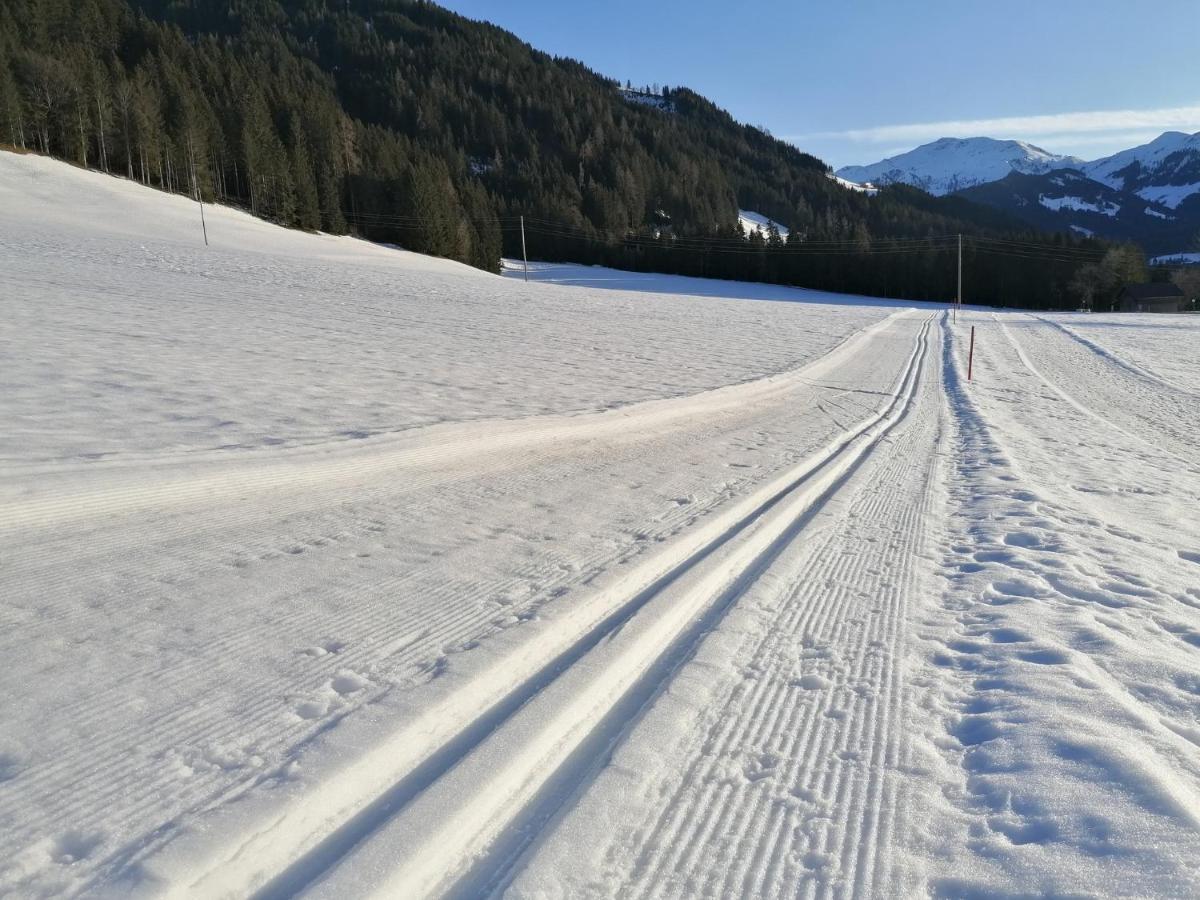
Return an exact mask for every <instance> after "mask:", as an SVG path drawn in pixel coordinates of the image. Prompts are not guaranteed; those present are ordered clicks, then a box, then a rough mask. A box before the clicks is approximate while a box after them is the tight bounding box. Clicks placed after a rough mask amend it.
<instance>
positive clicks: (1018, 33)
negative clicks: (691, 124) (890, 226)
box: [445, 0, 1200, 166]
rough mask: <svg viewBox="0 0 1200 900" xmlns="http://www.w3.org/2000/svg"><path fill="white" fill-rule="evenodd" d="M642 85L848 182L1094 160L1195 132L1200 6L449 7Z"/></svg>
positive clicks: (1041, 2) (1066, 2)
mask: <svg viewBox="0 0 1200 900" xmlns="http://www.w3.org/2000/svg"><path fill="white" fill-rule="evenodd" d="M445 5H447V6H449V7H450V8H451V9H454V10H455V11H457V12H460V13H462V14H464V15H467V16H469V17H471V18H475V19H485V20H487V21H490V22H495V23H496V24H498V25H500V26H502V27H503V28H506V29H508V30H509V31H512V32H514V33H516V34H517V35H518V36H519V37H521V38H522V39H524V40H526V41H528V42H529V43H531V44H533V45H534V46H535V47H537V48H539V49H541V50H545V51H547V52H549V53H554V54H557V55H561V56H571V57H574V58H576V59H580V60H582V61H583V62H584V63H586V64H587V65H589V66H590V67H591V68H593V69H595V70H596V71H598V72H601V73H603V74H605V75H608V76H611V77H613V78H619V79H621V80H622V81H624V80H625V79H626V78H628V79H631V80H632V81H633V82H634V83H635V84H642V83H653V82H658V83H660V84H669V85H672V86H674V85H686V86H688V87H690V88H693V89H695V90H697V91H699V92H700V93H702V94H704V95H705V96H707V97H709V98H710V99H712V100H713V101H715V102H716V103H718V104H719V105H721V106H723V107H725V108H726V109H728V110H729V111H730V112H731V113H732V114H733V115H734V116H735V117H736V118H737V119H740V120H742V121H745V122H751V123H753V124H756V125H762V126H765V127H767V128H768V129H769V130H770V131H771V133H772V134H774V135H776V136H777V137H781V138H785V139H787V140H791V141H792V142H793V143H795V144H797V145H798V146H799V147H801V148H802V149H804V150H808V151H809V152H812V153H815V154H816V155H818V156H820V157H821V158H822V159H824V160H825V161H826V162H829V163H831V164H833V165H835V166H842V165H848V164H851V163H867V162H874V161H875V160H877V159H880V158H882V157H884V156H889V155H893V154H895V153H897V152H901V151H903V150H907V149H910V148H912V147H914V146H916V145H917V144H921V143H926V142H928V141H931V140H934V139H935V138H938V137H944V136H946V137H973V136H975V135H980V134H983V135H987V136H989V137H1002V138H1021V139H1024V140H1029V141H1032V142H1033V143H1035V144H1039V145H1040V146H1043V147H1045V148H1046V149H1047V150H1051V151H1054V152H1058V153H1073V154H1075V155H1077V156H1082V157H1085V158H1088V159H1092V158H1095V157H1098V156H1104V155H1107V154H1109V153H1112V152H1114V151H1116V150H1120V149H1124V148H1126V147H1130V146H1134V145H1136V144H1140V143H1145V142H1146V141H1148V140H1150V139H1151V138H1153V137H1155V136H1156V135H1158V134H1159V133H1161V132H1162V131H1167V130H1176V131H1189V132H1195V131H1200V0H1145V2H1140V3H1139V2H1134V0H1088V2H1083V0H1033V2H1030V0H1009V2H992V0H956V2H946V0H920V2H918V0H891V2H887V0H842V2H840V3H838V2H829V0H825V2H820V3H818V2H815V0H791V2H788V0H758V2H755V3H735V2H714V0H692V2H688V3H682V2H675V0H660V2H656V3H654V2H630V0H609V2H605V3H586V2H582V3H571V2H562V0H555V2H549V0H504V2H500V0H445Z"/></svg>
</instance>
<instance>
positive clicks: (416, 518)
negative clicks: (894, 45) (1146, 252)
mask: <svg viewBox="0 0 1200 900" xmlns="http://www.w3.org/2000/svg"><path fill="white" fill-rule="evenodd" d="M206 212H207V221H208V227H209V236H210V239H211V241H212V245H211V246H210V247H208V248H206V247H205V246H204V244H203V240H202V238H201V235H200V228H199V211H198V209H197V207H196V206H195V205H194V204H192V203H190V202H188V201H186V200H184V199H182V198H179V197H169V196H165V195H162V194H158V193H155V192H152V191H149V190H145V189H142V188H140V187H137V186H136V185H131V184H127V183H125V182H123V181H120V180H118V179H112V178H108V177H105V176H101V175H97V174H93V173H85V172H81V171H79V170H77V169H74V168H71V167H68V166H65V165H63V164H59V163H53V162H49V161H46V160H42V159H38V158H35V157H20V156H14V155H11V154H4V153H0V304H2V313H3V315H2V317H0V381H2V385H0V387H2V394H0V414H2V416H3V421H4V426H5V427H4V429H3V430H2V432H0V504H3V505H2V509H3V510H4V512H3V515H2V516H0V651H2V653H3V659H4V666H3V668H2V669H0V895H2V896H14V897H52V896H78V895H82V896H103V897H109V896H138V897H153V896H164V895H167V896H178V897H205V898H208V897H247V896H256V897H262V898H282V897H293V896H305V897H331V898H332V897H338V898H344V897H352V896H354V897H357V896H371V895H375V896H380V897H418V896H441V895H449V896H458V897H477V896H490V895H493V894H504V895H506V896H510V897H515V898H535V897H536V898H545V897H603V898H608V897H740V896H745V897H785V896H786V897H795V896H801V897H833V896H875V897H895V896H930V897H1028V896H1073V897H1074V896H1138V897H1144V896H1169V897H1180V896H1196V895H1197V889H1196V885H1197V884H1198V883H1200V515H1197V509H1200V459H1198V458H1197V455H1196V447H1197V440H1198V439H1200V365H1198V364H1197V361H1196V348H1197V347H1200V317H1196V316H1192V317H1188V316H1139V315H1123V316H1118V315H1111V316H1082V315H1066V314H1062V315H1060V314H1054V315H1045V314H1040V315H1027V314H1023V313H1017V312H1004V313H993V312H991V311H985V310H968V311H966V312H964V313H961V314H960V315H959V317H958V322H957V323H956V324H955V323H952V322H951V321H950V320H949V319H948V318H947V316H946V314H945V311H944V309H942V308H941V307H937V306H933V305H923V304H898V303H888V302H884V301H877V300H871V299H868V298H853V297H837V296H832V295H825V294H820V293H815V292H808V291H799V290H790V289H786V288H778V287H772V286H767V285H747V284H738V283H732V282H712V281H702V280H698V279H686V278H671V277H664V276H651V275H638V274H635V273H624V272H614V271H612V270H605V269H597V268H586V267H580V266H554V265H548V264H533V265H532V272H531V277H530V283H529V284H526V283H525V282H524V277H523V271H521V270H520V269H518V268H514V267H513V266H514V264H512V263H511V262H510V263H509V264H507V265H506V269H505V277H498V276H494V275H488V274H486V273H481V272H477V271H475V270H471V269H468V268H464V267H462V266H458V265H456V264H453V263H448V262H444V261H440V260H433V259H429V258H425V257H421V256H416V255H413V254H409V253H405V252H403V251H397V250H392V249H387V248H382V247H377V246H373V245H370V244H366V243H363V242H360V241H356V240H352V239H349V238H334V237H328V236H318V235H304V234H300V233H296V232H289V231H284V230H281V229H277V228H274V227H273V226H270V225H267V224H265V223H262V222H259V221H256V220H254V219H252V218H250V217H248V216H246V215H243V214H241V213H237V212H235V211H231V210H226V209H212V208H209V209H207V210H206ZM971 326H974V327H975V329H976V342H977V346H976V354H975V360H974V380H973V381H971V382H969V383H968V382H967V380H966V359H965V354H966V346H967V340H968V335H969V329H970V327H971Z"/></svg>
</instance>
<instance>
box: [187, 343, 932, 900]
mask: <svg viewBox="0 0 1200 900" xmlns="http://www.w3.org/2000/svg"><path fill="white" fill-rule="evenodd" d="M928 329H929V323H928V321H927V322H926V323H925V325H924V326H923V328H922V330H921V334H920V336H919V337H918V339H917V341H916V344H915V345H914V348H913V352H912V355H911V356H910V358H909V362H908V365H907V367H906V370H905V373H904V375H903V377H902V378H901V380H900V383H899V385H898V387H897V390H896V392H895V399H894V400H893V402H892V404H891V405H890V406H889V407H887V408H885V410H884V411H881V412H880V413H878V414H877V415H876V416H874V417H872V418H871V419H869V420H867V421H866V422H865V423H863V424H862V425H860V426H859V427H858V428H857V429H856V430H855V431H854V432H853V434H854V437H850V438H848V439H847V440H846V441H844V442H842V443H840V444H839V445H838V446H837V447H835V448H830V450H829V452H827V453H823V454H819V455H818V457H816V458H814V459H812V460H810V462H809V463H807V464H805V465H804V466H802V467H801V470H802V471H801V473H800V474H798V475H796V476H795V477H793V478H792V479H791V480H790V482H789V483H787V484H786V485H784V486H783V487H782V488H781V489H778V490H777V491H776V492H775V493H773V494H772V495H771V496H770V498H769V499H768V500H766V501H765V502H764V503H762V504H761V505H760V506H759V507H757V508H756V509H753V510H751V511H750V512H748V513H746V514H745V515H744V516H743V518H740V519H738V520H737V521H736V522H735V524H734V525H733V526H732V527H726V528H725V529H724V530H723V531H720V532H719V534H718V535H717V538H716V540H717V544H715V545H706V546H702V547H701V548H700V549H699V551H698V552H696V553H694V554H693V555H692V556H690V557H687V558H685V561H684V562H683V563H682V564H681V565H680V566H679V567H677V568H675V569H673V570H670V571H669V572H668V573H667V574H666V575H664V576H660V580H659V581H658V582H656V583H655V584H653V585H651V587H650V588H648V589H647V590H645V591H643V594H642V595H639V596H638V597H637V598H635V600H634V603H633V604H632V606H628V605H627V606H626V607H624V608H623V610H622V611H621V612H620V613H619V614H618V615H619V618H617V619H615V620H609V621H608V622H606V623H605V624H604V625H603V626H601V628H599V629H597V630H596V631H595V632H593V633H592V634H591V635H590V636H589V637H588V638H587V639H586V644H585V645H584V646H577V647H576V649H574V650H571V651H569V653H570V654H571V656H570V657H569V659H568V660H566V661H565V662H563V663H558V664H556V665H554V667H553V668H554V670H555V671H556V672H557V671H559V670H562V669H563V668H564V666H565V667H567V669H566V670H567V671H569V670H570V669H569V666H570V664H571V663H572V662H573V661H574V660H576V659H580V658H582V656H583V654H584V653H586V652H587V651H588V650H589V649H590V648H591V647H593V646H596V645H597V643H598V642H599V641H600V640H601V639H602V637H603V635H605V634H609V633H615V632H616V630H618V629H619V628H620V626H621V625H622V624H623V623H624V621H626V619H628V618H629V617H630V616H632V615H633V614H634V613H636V612H637V611H638V610H639V609H641V608H642V606H644V605H645V604H646V603H648V602H649V601H650V600H651V599H652V598H653V597H654V596H655V595H656V594H657V593H658V592H659V591H660V590H662V588H663V587H665V586H667V585H669V584H671V583H672V582H674V580H675V579H676V578H678V577H680V574H681V572H686V571H687V569H689V568H690V567H692V566H693V565H695V564H696V563H698V562H700V561H702V560H703V559H705V558H706V557H707V556H708V554H709V553H711V552H712V549H713V547H714V546H720V545H722V544H724V543H725V542H727V541H729V540H731V539H733V538H734V537H736V536H737V535H738V534H740V533H741V532H743V531H744V530H745V529H746V528H747V527H748V525H749V524H750V523H753V522H756V521H757V520H758V519H759V518H760V517H762V516H764V515H766V514H768V513H770V512H771V511H772V510H773V508H774V507H775V506H776V505H777V504H778V503H780V502H781V501H782V499H783V498H784V497H785V496H786V495H787V494H788V493H790V492H791V491H792V490H794V489H795V488H796V487H797V485H802V484H804V483H805V482H806V481H807V479H808V478H810V477H811V476H812V473H814V472H817V471H821V470H823V469H828V468H829V467H830V466H832V467H833V469H832V470H830V471H831V474H830V476H829V477H830V478H833V479H835V482H834V483H840V482H841V480H844V478H845V477H847V474H846V473H847V472H848V471H851V470H852V468H853V467H855V466H857V464H859V463H860V462H861V460H862V458H863V457H864V456H865V455H866V454H867V453H868V452H869V450H870V448H871V447H873V446H874V445H875V444H876V443H877V442H878V441H879V440H881V439H882V437H883V435H884V434H886V433H887V432H888V431H889V430H890V429H891V428H892V427H894V424H895V422H896V421H898V420H899V418H901V417H902V416H903V414H904V413H905V412H907V410H908V409H909V408H910V406H911V404H912V402H913V393H914V390H915V385H916V380H917V373H918V371H919V369H920V365H921V360H922V359H923V358H924V355H925V353H926V346H927V343H928V338H927V333H928ZM877 423H878V424H879V429H880V431H879V433H878V434H876V435H875V436H873V437H872V438H871V439H870V440H869V441H866V442H865V443H864V442H856V437H857V436H859V435H864V434H866V433H867V432H868V431H869V430H870V429H872V428H875V426H876V424H877ZM821 490H822V491H827V490H829V488H827V487H822V488H821ZM823 496H825V494H824V493H821V494H819V495H818V497H817V498H814V501H807V502H808V503H810V504H811V502H815V500H816V499H819V498H820V497H823ZM759 559H760V557H754V558H753V560H759ZM752 564H753V565H755V566H758V565H761V564H760V563H759V562H756V561H752ZM728 602H732V597H730V598H729V599H728V600H727V601H726V603H728ZM557 677H559V676H557V675H556V674H555V675H551V678H552V679H553V678H557ZM549 683H550V682H549V681H544V680H542V678H541V677H539V678H538V679H535V681H534V683H532V684H527V687H525V688H523V689H522V690H523V691H524V696H530V697H532V696H534V695H535V694H537V693H539V692H540V691H542V690H544V688H545V686H546V685H547V684H549ZM458 758H463V756H461V755H460V756H459V757H458ZM435 779H436V776H435ZM361 821H362V824H361V825H354V826H352V827H353V831H351V832H349V833H345V834H340V833H339V834H338V836H337V840H338V845H339V846H343V847H345V848H346V849H349V847H350V846H351V845H352V844H353V843H356V842H357V841H359V840H361V839H362V837H365V836H366V835H368V834H371V833H373V832H375V831H377V830H378V829H379V828H381V827H382V826H383V823H384V822H386V821H387V820H386V818H385V819H383V820H379V819H378V817H377V815H371V816H369V817H367V818H366V819H365V820H361ZM510 827H511V825H510ZM364 829H365V830H364ZM331 852H332V855H330V853H331ZM344 852H345V850H342V851H335V850H332V848H324V847H322V846H321V845H317V846H316V847H314V848H312V849H310V850H308V851H306V852H305V853H304V854H302V855H300V856H298V857H293V862H292V863H291V864H290V868H289V869H288V870H285V871H284V872H283V873H282V874H281V875H279V876H277V877H276V879H275V881H273V882H272V885H273V886H271V887H268V888H267V889H266V891H265V892H264V894H263V896H280V895H281V894H280V889H281V888H282V889H283V892H284V893H289V892H292V891H294V890H297V889H299V888H300V887H302V886H303V884H304V883H306V882H310V881H312V879H313V878H315V877H316V873H317V872H318V871H320V869H319V868H316V867H315V866H316V865H317V864H318V860H317V859H314V858H313V854H320V856H321V857H322V858H327V860H326V861H325V862H323V863H320V865H321V866H322V867H323V868H328V866H329V865H332V864H333V863H335V862H336V861H337V860H338V859H339V858H340V856H341V854H342V853H344ZM291 870H303V872H304V874H303V875H302V876H301V878H302V880H300V881H297V880H296V876H294V875H291V874H290V871H291ZM297 874H299V871H298V872H297ZM445 874H451V875H453V873H445ZM487 877H488V878H491V877H492V876H487ZM226 883H228V882H226ZM285 885H286V888H285V887H284V886H285ZM198 886H199V885H197V887H198ZM419 890H420V889H418V892H419Z"/></svg>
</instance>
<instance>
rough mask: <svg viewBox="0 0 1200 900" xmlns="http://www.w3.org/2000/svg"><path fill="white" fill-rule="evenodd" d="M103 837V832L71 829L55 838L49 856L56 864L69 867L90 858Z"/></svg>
mask: <svg viewBox="0 0 1200 900" xmlns="http://www.w3.org/2000/svg"><path fill="white" fill-rule="evenodd" d="M104 837H105V835H104V832H103V831H83V830H80V829H73V830H71V831H68V832H65V833H64V834H60V835H59V836H58V837H57V838H55V840H54V844H53V847H52V848H51V852H50V855H51V857H52V858H53V859H54V861H55V862H56V863H59V864H61V865H64V866H69V865H71V864H72V863H76V862H79V861H80V860H83V859H87V858H88V857H89V856H91V855H92V853H93V852H94V851H95V849H96V848H97V847H99V846H100V844H101V843H103V841H104Z"/></svg>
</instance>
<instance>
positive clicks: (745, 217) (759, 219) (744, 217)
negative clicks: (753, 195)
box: [738, 209, 788, 241]
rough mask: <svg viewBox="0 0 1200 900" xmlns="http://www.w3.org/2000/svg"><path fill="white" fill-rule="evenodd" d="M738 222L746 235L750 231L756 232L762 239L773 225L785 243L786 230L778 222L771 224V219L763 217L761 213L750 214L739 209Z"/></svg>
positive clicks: (748, 211)
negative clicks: (759, 233) (760, 234)
mask: <svg viewBox="0 0 1200 900" xmlns="http://www.w3.org/2000/svg"><path fill="white" fill-rule="evenodd" d="M738 222H739V223H740V224H741V226H742V230H743V231H745V232H746V234H750V232H752V231H758V232H761V233H762V236H763V237H766V236H767V231H768V229H769V228H770V227H771V225H772V223H773V224H774V225H775V228H776V229H777V230H778V231H779V236H780V237H781V238H783V239H784V240H785V241H786V240H787V236H788V229H786V228H784V227H783V226H782V225H780V224H779V223H778V222H773V220H772V219H771V218H769V217H768V216H764V215H763V214H762V213H756V212H752V211H751V210H748V209H739V210H738Z"/></svg>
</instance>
